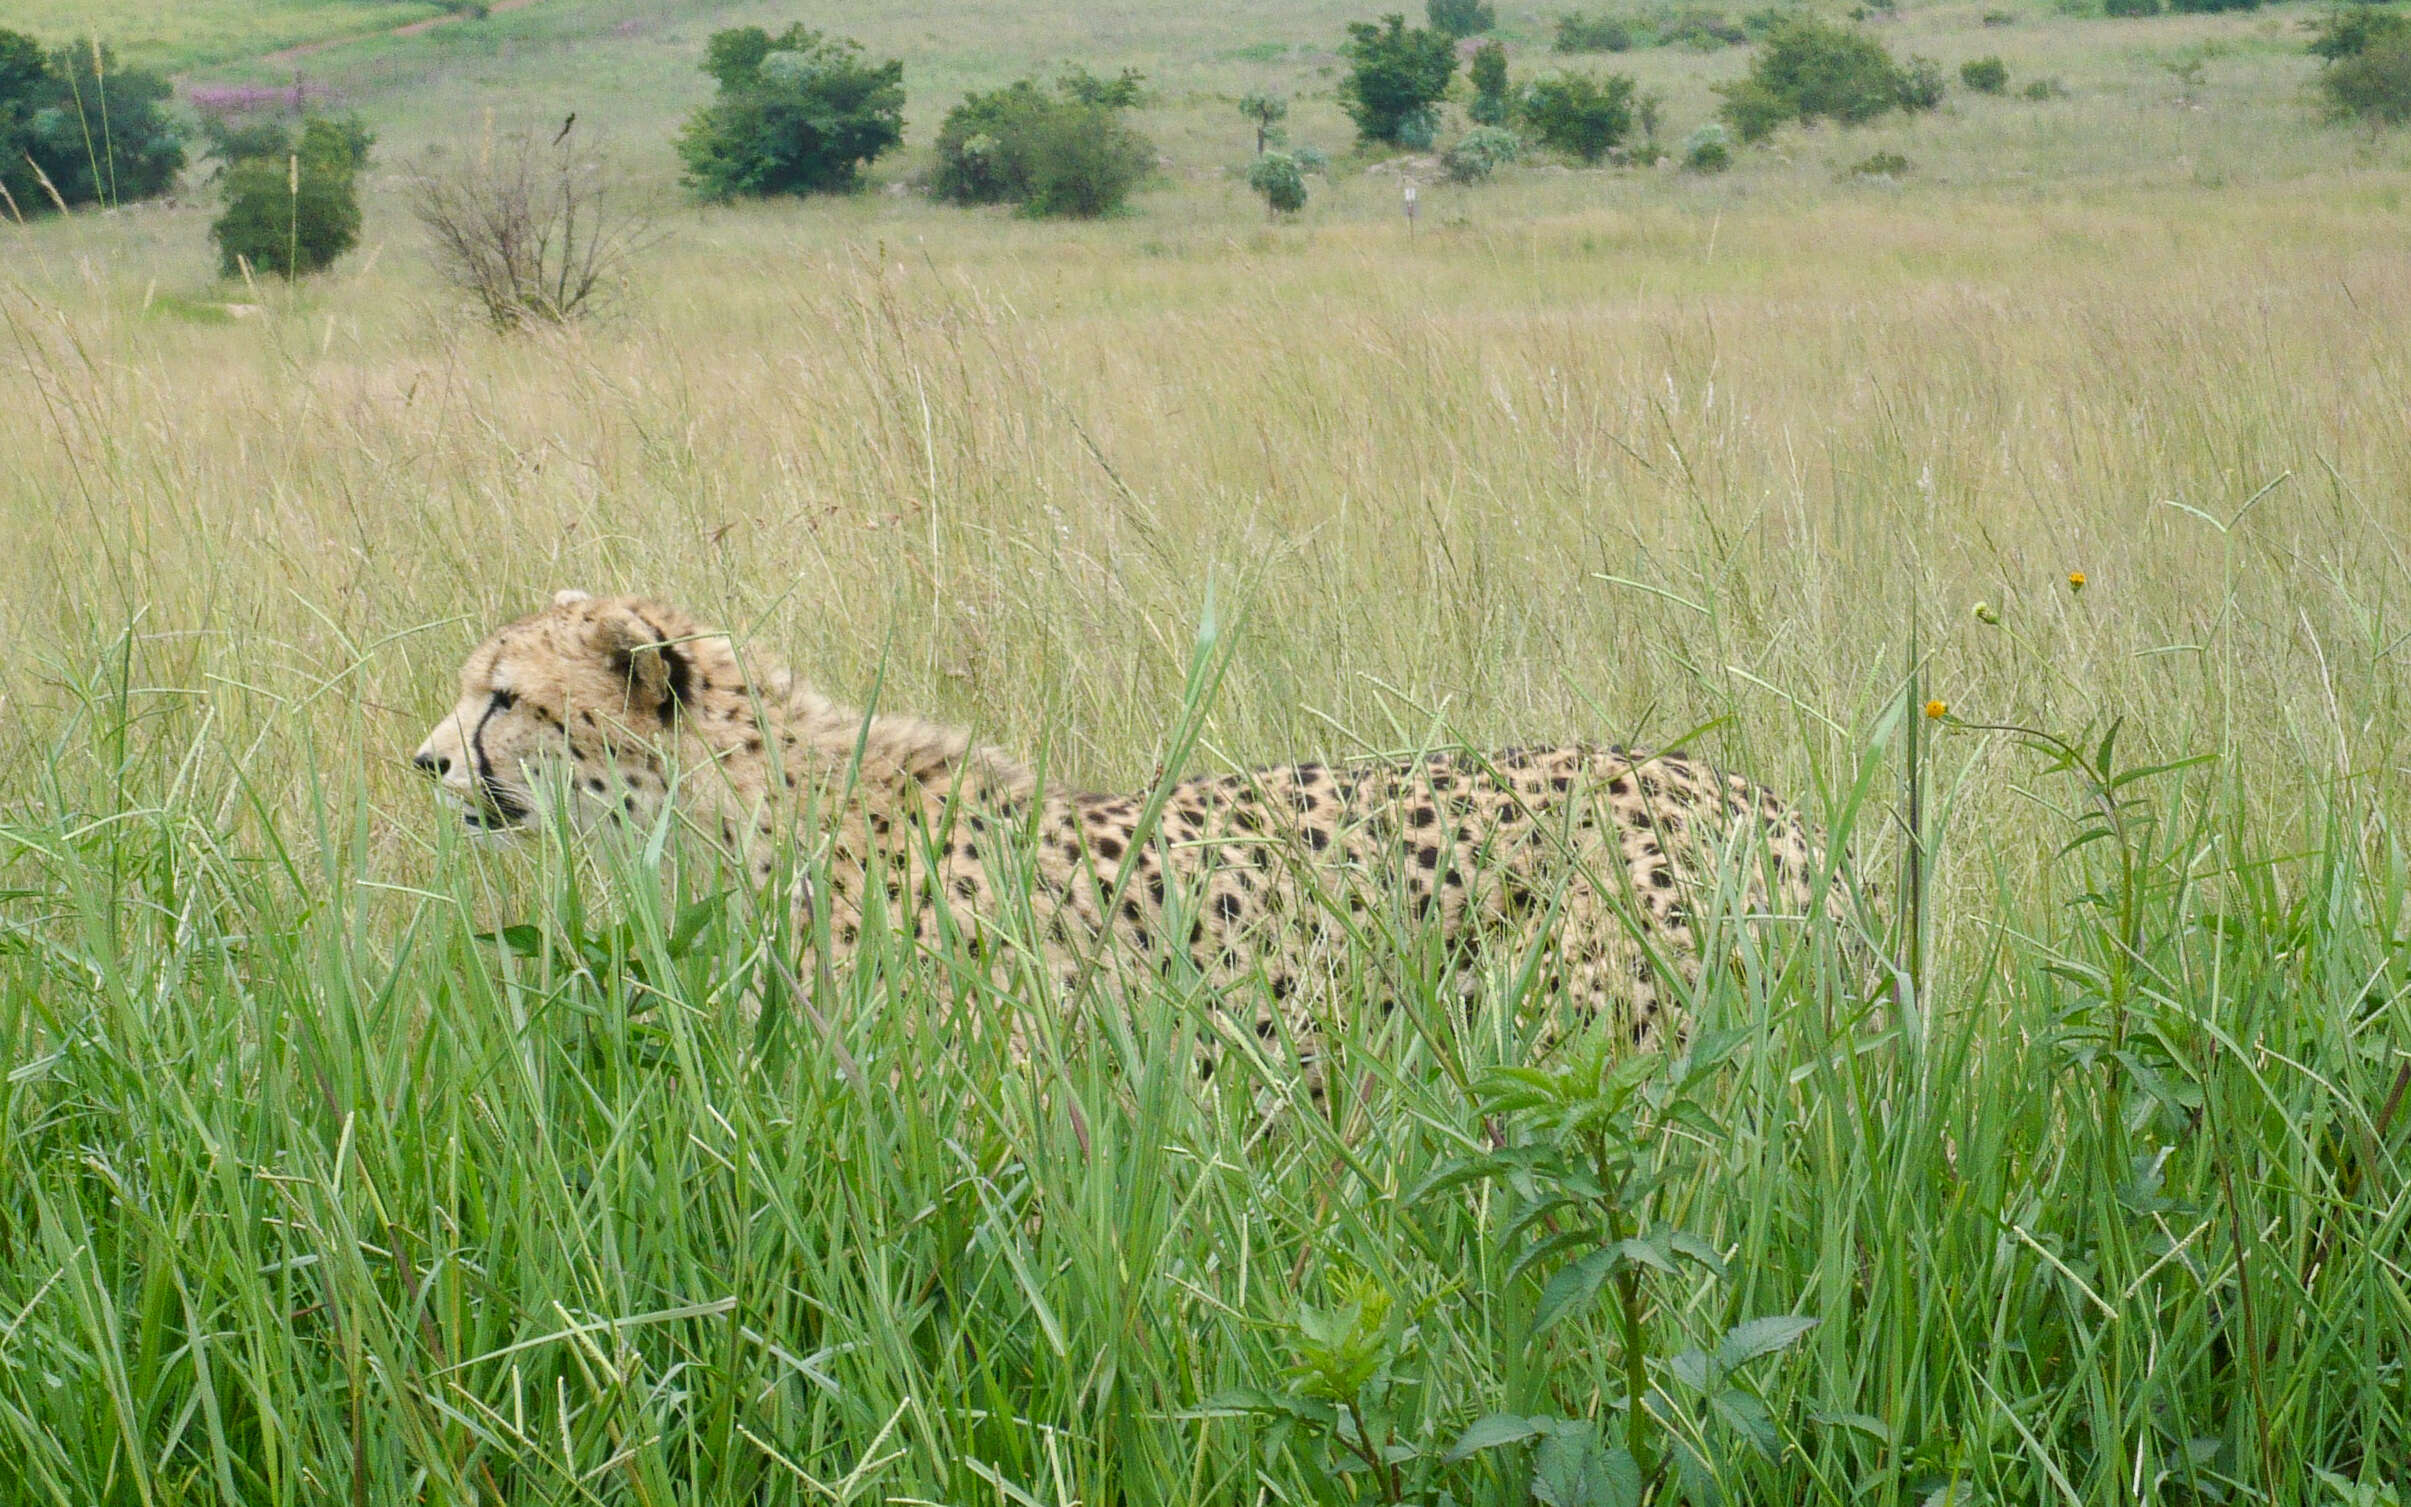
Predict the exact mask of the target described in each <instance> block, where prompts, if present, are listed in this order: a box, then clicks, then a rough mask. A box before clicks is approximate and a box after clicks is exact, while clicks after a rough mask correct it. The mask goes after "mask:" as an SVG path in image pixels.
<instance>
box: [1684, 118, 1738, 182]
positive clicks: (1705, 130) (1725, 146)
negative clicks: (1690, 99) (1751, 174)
mask: <svg viewBox="0 0 2411 1507" xmlns="http://www.w3.org/2000/svg"><path fill="white" fill-rule="evenodd" d="M1732 165H1733V143H1732V141H1731V140H1730V139H1729V138H1728V137H1727V136H1726V135H1725V128H1724V126H1723V125H1722V124H1721V123H1719V122H1717V121H1713V120H1712V121H1710V122H1708V123H1707V124H1706V125H1704V126H1701V127H1700V128H1699V129H1698V130H1696V131H1694V132H1692V133H1691V134H1690V136H1689V137H1687V138H1686V139H1685V140H1684V142H1683V166H1685V167H1687V168H1689V169H1691V171H1693V172H1695V173H1721V172H1723V171H1724V170H1725V169H1726V168H1729V167H1731V166H1732Z"/></svg>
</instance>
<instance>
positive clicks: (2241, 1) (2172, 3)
mask: <svg viewBox="0 0 2411 1507" xmlns="http://www.w3.org/2000/svg"><path fill="white" fill-rule="evenodd" d="M2168 8H2169V9H2170V10H2174V11H2185V12H2188V13H2190V14H2193V15H2197V16H2201V15H2216V14H2218V13H2219V12H2222V11H2231V10H2258V9H2260V0H2168Z"/></svg>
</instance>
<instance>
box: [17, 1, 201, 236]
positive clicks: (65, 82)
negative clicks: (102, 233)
mask: <svg viewBox="0 0 2411 1507" xmlns="http://www.w3.org/2000/svg"><path fill="white" fill-rule="evenodd" d="M172 92H173V91H172V90H170V88H169V87H168V83H167V80H165V79H163V78H161V77H160V76H159V75H158V74H156V73H151V72H148V71H146V70H144V69H140V68H127V67H125V66H124V65H122V64H121V63H119V62H118V61H117V54H116V53H115V52H114V51H113V50H111V48H110V47H109V45H108V44H107V43H105V42H79V43H75V44H73V45H70V46H66V47H60V48H56V49H54V50H52V51H51V52H49V53H47V54H45V53H44V52H43V50H42V47H41V44H40V43H38V42H36V41H35V40H34V39H33V38H31V37H28V36H25V35H22V34H21V33H18V32H13V31H0V189H5V190H6V191H7V195H8V201H9V202H10V203H13V204H14V205H15V206H16V210H17V213H18V214H19V215H35V214H41V213H43V212H45V211H47V210H50V209H53V208H58V207H61V206H64V207H67V208H73V207H74V206H76V205H78V204H126V203H131V202H133V201H134V200H136V199H148V198H151V197H153V196H155V195H158V194H163V193H165V192H167V191H168V190H169V189H170V188H172V187H174V186H175V182H176V175H177V174H178V173H181V172H182V171H183V170H184V134H183V131H182V130H181V128H179V127H178V126H177V124H176V122H175V119H174V117H172V116H171V115H169V114H168V112H167V105H168V102H169V98H170V96H171V94H172ZM45 184H47V186H45ZM5 214H6V210H5V209H4V208H0V215H5Z"/></svg>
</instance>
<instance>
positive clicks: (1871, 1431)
mask: <svg viewBox="0 0 2411 1507" xmlns="http://www.w3.org/2000/svg"><path fill="white" fill-rule="evenodd" d="M1808 1421H1809V1422H1811V1423H1819V1424H1823V1425H1824V1426H1825V1427H1827V1428H1837V1429H1854V1430H1856V1431H1857V1432H1859V1433H1862V1434H1865V1435H1866V1436H1867V1437H1868V1438H1870V1439H1873V1440H1875V1441H1877V1442H1878V1443H1881V1444H1890V1443H1891V1442H1892V1427H1891V1425H1890V1424H1887V1423H1885V1422H1884V1421H1883V1420H1882V1419H1881V1418H1878V1417H1876V1416H1875V1415H1874V1414H1872V1413H1835V1412H1828V1411H1827V1410H1825V1409H1824V1408H1812V1409H1810V1410H1809V1414H1808Z"/></svg>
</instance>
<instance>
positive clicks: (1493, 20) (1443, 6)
mask: <svg viewBox="0 0 2411 1507" xmlns="http://www.w3.org/2000/svg"><path fill="white" fill-rule="evenodd" d="M1423 14H1424V15H1425V17H1426V18H1428V19H1429V20H1430V22H1431V25H1432V30H1434V31H1438V32H1445V33H1447V34H1448V35H1449V36H1451V37H1478V36H1480V35H1481V34H1482V33H1483V32H1486V31H1488V30H1489V29H1490V28H1492V27H1493V26H1496V25H1498V20H1499V18H1498V8H1497V7H1496V6H1494V5H1492V4H1491V3H1490V0H1423Z"/></svg>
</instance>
